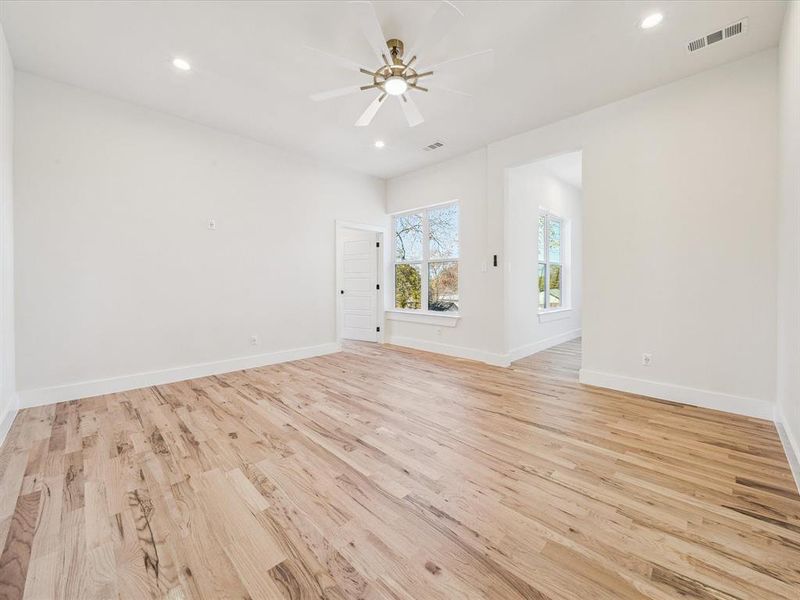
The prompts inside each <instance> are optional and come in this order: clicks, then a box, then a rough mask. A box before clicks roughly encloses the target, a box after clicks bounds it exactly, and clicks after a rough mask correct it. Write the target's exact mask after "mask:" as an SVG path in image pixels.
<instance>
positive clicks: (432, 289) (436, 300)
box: [428, 262, 458, 310]
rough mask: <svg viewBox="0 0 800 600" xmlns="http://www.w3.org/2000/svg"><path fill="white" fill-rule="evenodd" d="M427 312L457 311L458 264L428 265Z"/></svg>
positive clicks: (441, 263) (438, 263)
mask: <svg viewBox="0 0 800 600" xmlns="http://www.w3.org/2000/svg"><path fill="white" fill-rule="evenodd" d="M428 310H458V263H457V262H435V263H430V265H428Z"/></svg>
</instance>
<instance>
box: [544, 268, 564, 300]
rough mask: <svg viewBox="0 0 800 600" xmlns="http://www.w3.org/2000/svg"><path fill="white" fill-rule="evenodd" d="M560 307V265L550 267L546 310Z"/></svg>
mask: <svg viewBox="0 0 800 600" xmlns="http://www.w3.org/2000/svg"><path fill="white" fill-rule="evenodd" d="M560 306H561V265H550V294H549V297H548V300H547V308H559V307H560Z"/></svg>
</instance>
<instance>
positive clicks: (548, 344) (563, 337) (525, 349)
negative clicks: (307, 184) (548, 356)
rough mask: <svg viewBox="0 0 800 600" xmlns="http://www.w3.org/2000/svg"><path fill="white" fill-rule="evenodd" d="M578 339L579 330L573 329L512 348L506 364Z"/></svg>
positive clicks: (579, 335)
mask: <svg viewBox="0 0 800 600" xmlns="http://www.w3.org/2000/svg"><path fill="white" fill-rule="evenodd" d="M540 316H541V315H540ZM579 337H581V330H580V329H573V330H572V331H567V332H565V333H561V334H559V335H554V336H552V337H549V338H545V339H543V340H539V341H538V342H533V343H532V344H525V345H524V346H519V347H517V348H512V349H511V350H509V352H508V362H509V363H512V362H514V361H515V360H519V359H520V358H525V357H526V356H530V355H531V354H536V353H537V352H541V351H542V350H547V349H548V348H552V347H553V346H558V345H559V344H563V343H564V342H569V341H570V340H574V339H575V338H579Z"/></svg>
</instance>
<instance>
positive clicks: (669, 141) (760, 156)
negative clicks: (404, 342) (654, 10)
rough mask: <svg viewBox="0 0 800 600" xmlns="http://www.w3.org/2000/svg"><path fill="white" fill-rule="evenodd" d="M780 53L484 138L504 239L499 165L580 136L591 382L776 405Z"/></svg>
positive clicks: (555, 149)
mask: <svg viewBox="0 0 800 600" xmlns="http://www.w3.org/2000/svg"><path fill="white" fill-rule="evenodd" d="M776 58H777V55H776V52H775V50H774V49H772V50H767V51H764V52H760V53H758V54H755V55H752V56H750V57H748V58H745V59H743V60H740V61H737V62H733V63H728V64H726V65H723V66H721V67H718V68H715V69H712V70H709V71H706V72H704V73H701V74H698V75H696V76H693V77H690V78H687V79H683V80H680V81H677V82H674V83H671V84H669V85H666V86H663V87H660V88H656V89H654V90H651V91H649V92H646V93H644V94H639V95H637V96H634V97H632V98H629V99H626V100H623V101H620V102H616V103H614V104H610V105H608V106H605V107H603V108H600V109H596V110H593V111H590V112H587V113H584V114H582V115H579V116H577V117H574V118H571V119H567V120H565V121H561V122H559V123H555V124H553V125H550V126H548V127H544V128H541V129H538V130H535V131H532V132H529V133H526V134H522V135H519V136H515V137H513V138H509V139H508V140H504V141H502V142H498V143H496V144H492V145H490V146H489V168H488V172H487V177H488V193H489V198H490V203H489V204H490V224H489V227H490V230H489V246H490V250H491V248H492V247H501V246H502V234H503V232H502V227H498V223H499V224H502V222H503V218H502V214H501V213H502V202H501V200H500V199H502V197H503V184H504V172H505V169H507V168H508V167H512V166H516V165H519V164H523V163H526V162H530V161H531V160H535V159H537V158H541V157H544V156H551V155H554V154H558V153H562V152H567V151H570V150H575V149H583V198H584V237H583V241H584V281H583V283H584V288H583V298H584V302H583V327H582V329H583V372H582V378H583V380H584V381H586V382H588V383H595V384H599V385H604V386H606V387H614V388H618V389H626V390H629V391H634V392H640V393H647V394H649V395H653V396H658V397H663V398H668V399H673V400H677V401H683V402H691V403H696V404H705V405H709V406H715V407H718V408H723V409H726V410H732V411H735V412H744V413H747V414H754V415H758V416H761V417H771V411H772V401H773V398H774V395H775V383H774V382H775V376H774V364H775V341H776V327H775V316H776V313H775V284H776V268H775V265H776V263H777V248H776V243H775V235H776V225H775V223H776V198H777V188H776V181H777V170H776V165H777V156H776V150H777V116H776V110H775V107H776V103H777V97H776V90H777V60H776ZM492 209H493V210H492ZM493 275H494V277H495V278H502V274H500V273H495V274H493ZM492 289H493V290H495V291H496V290H497V289H498V288H497V286H496V285H495V286H492ZM500 289H502V288H500ZM644 352H651V353H652V354H653V364H652V365H651V366H650V367H644V366H643V365H642V364H641V356H642V353H644Z"/></svg>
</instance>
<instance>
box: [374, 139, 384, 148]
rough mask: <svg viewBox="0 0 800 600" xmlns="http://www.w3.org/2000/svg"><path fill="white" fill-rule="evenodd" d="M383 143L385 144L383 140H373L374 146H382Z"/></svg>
mask: <svg viewBox="0 0 800 600" xmlns="http://www.w3.org/2000/svg"><path fill="white" fill-rule="evenodd" d="M385 145H386V143H385V142H384V141H383V140H377V141H376V142H375V147H376V148H383V147H384V146H385Z"/></svg>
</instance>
